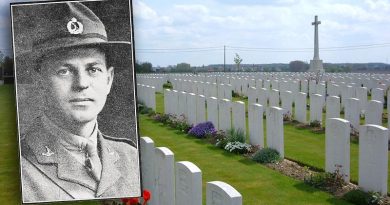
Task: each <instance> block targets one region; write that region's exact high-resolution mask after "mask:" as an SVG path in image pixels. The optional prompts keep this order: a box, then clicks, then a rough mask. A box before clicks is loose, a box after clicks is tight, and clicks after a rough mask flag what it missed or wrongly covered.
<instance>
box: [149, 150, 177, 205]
mask: <svg viewBox="0 0 390 205" xmlns="http://www.w3.org/2000/svg"><path fill="white" fill-rule="evenodd" d="M155 153H156V155H155V157H156V158H155V175H156V184H157V190H156V193H155V194H153V197H156V198H157V201H158V203H156V204H159V205H172V204H175V169H174V166H175V164H174V163H175V158H174V155H173V152H172V151H171V150H169V149H168V148H166V147H157V148H156V149H155Z"/></svg>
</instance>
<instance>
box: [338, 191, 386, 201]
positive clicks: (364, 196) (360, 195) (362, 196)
mask: <svg viewBox="0 0 390 205" xmlns="http://www.w3.org/2000/svg"><path fill="white" fill-rule="evenodd" d="M343 199H344V200H346V201H348V202H350V203H352V204H356V205H379V204H381V202H382V200H383V197H382V196H381V195H380V193H378V192H368V193H367V192H364V191H362V190H360V189H355V190H352V191H349V192H347V193H346V194H344V196H343Z"/></svg>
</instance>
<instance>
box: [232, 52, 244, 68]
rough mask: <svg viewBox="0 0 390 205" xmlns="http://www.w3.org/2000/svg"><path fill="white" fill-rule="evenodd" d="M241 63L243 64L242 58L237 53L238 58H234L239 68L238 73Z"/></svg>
mask: <svg viewBox="0 0 390 205" xmlns="http://www.w3.org/2000/svg"><path fill="white" fill-rule="evenodd" d="M241 62H242V58H241V57H240V56H239V55H238V53H236V56H235V57H234V63H235V64H236V66H237V71H239V70H240V65H241Z"/></svg>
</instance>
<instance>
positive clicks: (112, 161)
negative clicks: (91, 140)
mask: <svg viewBox="0 0 390 205" xmlns="http://www.w3.org/2000/svg"><path fill="white" fill-rule="evenodd" d="M98 143H100V147H101V158H102V159H101V160H102V177H101V179H100V183H99V186H98V189H97V193H96V196H100V195H102V194H103V193H104V192H105V191H106V190H107V189H108V188H109V187H111V186H112V185H114V184H115V183H116V182H117V181H118V179H119V178H120V177H121V173H120V171H119V170H118V167H117V166H118V165H117V164H116V162H117V161H118V159H119V156H118V153H117V152H116V151H115V149H113V148H112V147H111V146H110V145H109V143H107V142H106V141H105V139H104V138H103V136H102V134H101V133H100V132H98Z"/></svg>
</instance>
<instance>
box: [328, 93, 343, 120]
mask: <svg viewBox="0 0 390 205" xmlns="http://www.w3.org/2000/svg"><path fill="white" fill-rule="evenodd" d="M339 117H340V98H339V97H337V96H329V97H328V98H327V99H326V119H328V118H339Z"/></svg>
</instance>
